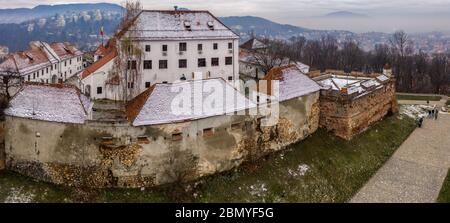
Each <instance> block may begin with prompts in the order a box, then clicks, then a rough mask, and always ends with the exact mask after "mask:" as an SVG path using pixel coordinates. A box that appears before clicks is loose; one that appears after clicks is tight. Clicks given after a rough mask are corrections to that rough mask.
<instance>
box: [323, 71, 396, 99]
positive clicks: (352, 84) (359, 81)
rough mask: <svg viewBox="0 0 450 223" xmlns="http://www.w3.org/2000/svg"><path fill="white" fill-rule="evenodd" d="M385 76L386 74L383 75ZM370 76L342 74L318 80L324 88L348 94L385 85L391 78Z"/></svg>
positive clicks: (363, 91) (360, 92)
mask: <svg viewBox="0 0 450 223" xmlns="http://www.w3.org/2000/svg"><path fill="white" fill-rule="evenodd" d="M381 76H384V75H381ZM381 76H379V77H377V78H370V77H354V76H342V75H330V76H329V77H328V78H326V79H321V80H318V81H317V82H318V83H319V84H320V85H321V86H322V89H326V90H334V91H342V90H343V89H346V90H345V91H346V92H347V94H349V95H351V94H355V93H359V94H362V93H365V92H368V91H369V92H370V91H371V89H373V88H375V89H378V88H379V87H381V86H382V85H383V83H384V82H385V81H387V80H389V78H387V77H386V76H384V77H386V78H387V79H385V78H383V77H381Z"/></svg>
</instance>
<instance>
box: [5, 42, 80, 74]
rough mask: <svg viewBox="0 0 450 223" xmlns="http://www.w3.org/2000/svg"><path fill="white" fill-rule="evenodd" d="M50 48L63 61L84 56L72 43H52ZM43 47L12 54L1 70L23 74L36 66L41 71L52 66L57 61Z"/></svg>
mask: <svg viewBox="0 0 450 223" xmlns="http://www.w3.org/2000/svg"><path fill="white" fill-rule="evenodd" d="M49 46H50V48H51V49H52V50H53V51H54V52H55V53H56V54H57V55H54V56H58V57H59V58H60V59H62V60H64V59H68V58H72V57H75V56H81V55H83V53H82V52H81V51H80V50H78V49H77V48H75V47H74V46H72V45H71V44H70V43H52V44H50V45H49ZM42 47H43V46H41V47H33V48H30V49H29V50H27V51H24V52H17V53H13V54H10V55H9V56H8V57H7V59H6V60H5V61H4V62H3V63H1V64H0V69H13V70H15V71H19V72H21V71H23V70H24V69H26V68H31V67H33V66H36V69H41V68H40V67H45V66H49V65H51V63H50V61H51V60H55V58H49V56H50V55H47V54H46V53H45V52H44V49H43V48H42ZM50 57H51V56H50Z"/></svg>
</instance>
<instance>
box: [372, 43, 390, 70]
mask: <svg viewBox="0 0 450 223" xmlns="http://www.w3.org/2000/svg"><path fill="white" fill-rule="evenodd" d="M389 52H390V51H389V46H388V45H386V44H376V45H375V48H374V50H373V51H372V52H371V53H370V55H369V56H370V59H368V63H369V66H370V68H371V69H372V70H373V71H375V72H377V73H381V72H383V67H384V65H385V64H391V55H390V53H389Z"/></svg>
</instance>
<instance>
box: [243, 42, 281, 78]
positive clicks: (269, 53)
mask: <svg viewBox="0 0 450 223" xmlns="http://www.w3.org/2000/svg"><path fill="white" fill-rule="evenodd" d="M262 42H263V43H264V44H265V45H266V48H265V49H264V50H258V51H253V52H252V53H251V54H250V62H252V63H254V64H256V65H257V66H258V67H260V68H261V71H262V72H264V73H265V74H267V73H268V72H269V71H270V70H271V69H272V68H274V67H279V66H282V65H285V64H289V62H290V59H289V57H287V56H286V49H287V48H288V47H287V44H286V43H285V42H283V41H280V40H268V39H265V40H262Z"/></svg>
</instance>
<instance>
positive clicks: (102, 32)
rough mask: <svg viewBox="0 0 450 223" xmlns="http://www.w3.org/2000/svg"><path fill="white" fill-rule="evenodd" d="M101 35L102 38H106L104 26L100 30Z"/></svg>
mask: <svg viewBox="0 0 450 223" xmlns="http://www.w3.org/2000/svg"><path fill="white" fill-rule="evenodd" d="M100 35H101V36H104V35H105V31H104V29H103V26H102V27H101V28H100Z"/></svg>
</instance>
